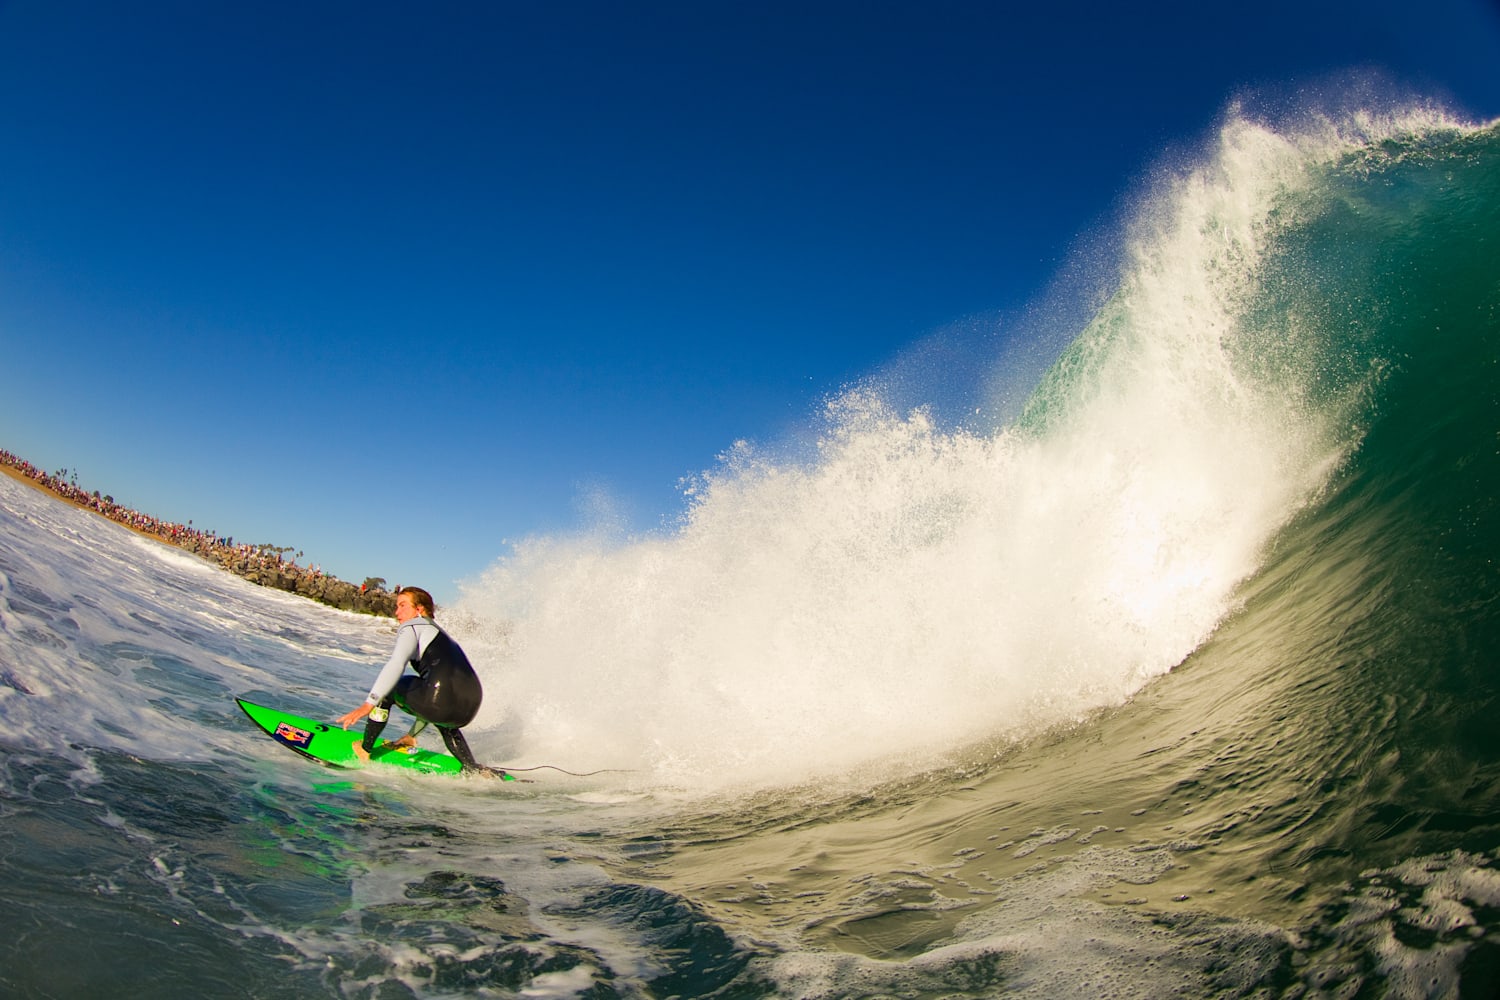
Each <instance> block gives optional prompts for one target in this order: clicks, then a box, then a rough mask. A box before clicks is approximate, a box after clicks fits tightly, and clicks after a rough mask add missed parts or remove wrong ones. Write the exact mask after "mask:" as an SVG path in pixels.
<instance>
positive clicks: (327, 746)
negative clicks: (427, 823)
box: [235, 698, 510, 778]
mask: <svg viewBox="0 0 1500 1000" xmlns="http://www.w3.org/2000/svg"><path fill="white" fill-rule="evenodd" d="M235 702H236V703H237V704H238V705H239V706H240V708H242V709H244V711H245V714H246V715H248V716H250V720H251V721H252V722H254V723H255V724H256V725H257V726H259V727H260V728H261V729H263V730H264V731H265V733H266V735H268V736H270V737H271V739H273V740H275V741H276V742H277V743H280V744H281V745H282V746H284V747H286V748H287V749H288V750H294V751H296V752H297V753H300V754H301V755H302V756H304V757H310V758H312V759H313V760H315V761H317V762H318V763H319V764H322V765H324V766H326V767H347V768H356V767H364V766H365V762H364V761H362V760H360V759H359V757H358V756H356V755H355V753H354V746H355V744H357V743H358V742H359V741H360V740H361V739H363V738H364V727H363V726H359V727H356V728H354V729H351V730H344V729H340V728H339V727H338V726H336V725H334V724H333V723H330V722H319V721H318V720H317V719H304V718H302V717H301V716H297V715H291V714H289V713H287V712H278V711H277V710H276V709H274V708H265V707H263V706H261V705H255V704H252V703H250V702H248V701H246V700H244V699H243V698H236V699H235ZM369 762H370V763H371V764H386V765H390V766H392V767H400V768H405V769H406V770H408V771H417V772H419V773H422V774H457V773H459V771H461V770H462V769H463V765H461V764H459V762H458V759H457V758H455V757H452V756H450V755H449V754H445V753H437V752H435V751H432V750H423V749H421V748H420V747H414V748H411V749H401V750H395V749H391V748H389V747H387V746H380V747H377V748H376V750H375V752H374V753H372V754H370V761H369ZM505 777H506V778H509V777H510V775H505Z"/></svg>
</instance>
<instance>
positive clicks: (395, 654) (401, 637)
mask: <svg viewBox="0 0 1500 1000" xmlns="http://www.w3.org/2000/svg"><path fill="white" fill-rule="evenodd" d="M416 658H417V629H416V627H415V626H412V625H403V626H401V627H400V628H399V629H397V630H396V648H395V649H394V650H392V651H391V658H390V659H389V660H386V661H385V666H383V667H381V668H380V676H379V677H376V678H375V683H374V684H372V685H370V693H369V694H368V695H367V696H366V697H365V704H367V705H369V706H370V707H371V708H373V707H374V706H376V705H378V704H380V702H381V700H382V699H384V698H385V696H386V695H388V694H390V693H391V689H392V688H394V687H395V686H396V681H398V680H400V679H401V673H402V671H404V670H405V669H406V665H407V664H408V663H410V662H411V661H412V660H415V659H416ZM366 711H368V709H366Z"/></svg>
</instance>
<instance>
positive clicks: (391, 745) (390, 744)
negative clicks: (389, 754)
mask: <svg viewBox="0 0 1500 1000" xmlns="http://www.w3.org/2000/svg"><path fill="white" fill-rule="evenodd" d="M416 745H417V738H416V737H415V736H413V735H412V734H411V733H407V734H406V735H405V736H403V737H401V738H400V739H399V740H386V741H385V749H387V750H411V749H413V748H414V747H416Z"/></svg>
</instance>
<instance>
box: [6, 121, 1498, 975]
mask: <svg viewBox="0 0 1500 1000" xmlns="http://www.w3.org/2000/svg"><path fill="white" fill-rule="evenodd" d="M1130 218H1131V221H1130V223H1129V225H1128V227H1127V229H1126V230H1125V231H1124V232H1123V233H1122V234H1121V235H1120V238H1119V239H1118V244H1119V245H1120V246H1121V247H1122V248H1123V252H1122V255H1121V259H1120V261H1119V265H1118V269H1117V271H1115V272H1112V273H1111V274H1110V275H1108V276H1106V277H1105V278H1104V279H1102V281H1101V286H1100V288H1101V295H1100V298H1099V302H1100V305H1099V307H1098V309H1097V310H1096V311H1095V312H1094V314H1093V318H1092V320H1091V321H1090V322H1089V323H1088V324H1087V325H1086V326H1085V327H1084V328H1082V329H1080V330H1078V331H1077V332H1076V335H1075V336H1074V337H1073V338H1072V340H1071V343H1070V345H1069V346H1068V347H1067V349H1066V350H1064V351H1063V352H1062V353H1061V355H1060V356H1058V357H1057V358H1056V359H1055V363H1054V364H1052V365H1051V367H1050V368H1049V369H1048V370H1046V371H1045V373H1043V374H1041V375H1040V378H1039V380H1038V381H1037V388H1036V391H1035V393H1034V394H1033V395H1032V397H1031V401H1030V403H1029V404H1028V405H1027V406H1026V407H1025V409H1024V411H1023V412H1022V413H1021V414H1020V416H1019V418H1018V419H1017V420H1016V421H1015V422H1013V423H1007V424H1003V425H994V426H991V425H986V424H982V423H980V422H978V421H976V422H975V423H974V424H973V425H972V426H965V427H950V426H947V425H945V424H943V423H942V422H940V421H939V420H938V419H937V418H936V417H934V416H933V415H932V414H930V413H925V412H922V411H915V412H897V411H894V410H893V409H892V408H891V407H890V406H889V405H888V403H887V401H886V400H885V399H883V398H882V396H881V394H880V393H879V391H878V389H876V388H874V387H866V388H863V389H856V390H851V391H850V392H849V393H847V394H846V395H844V396H841V397H840V398H838V399H835V400H832V401H830V404H829V408H828V412H827V413H826V414H824V415H823V418H822V419H821V420H820V421H819V422H818V423H817V425H816V426H815V427H814V428H812V429H810V431H809V437H810V438H812V439H815V440H816V445H815V446H814V447H812V448H810V449H807V448H803V449H797V450H794V449H785V450H782V449H777V448H775V447H759V448H757V447H752V446H748V445H740V446H735V447H733V448H731V449H730V452H729V453H728V455H727V456H726V459H725V462H724V464H723V465H722V466H721V467H720V468H717V469H715V470H712V471H710V472H708V473H706V474H705V475H704V476H703V477H702V478H701V479H700V480H699V481H698V482H696V483H695V484H693V486H692V488H691V490H690V496H689V502H688V506H687V508H686V509H685V511H684V514H683V517H682V519H681V522H680V524H678V525H676V526H675V527H674V528H672V529H671V530H670V531H665V532H663V533H661V534H660V535H657V536H653V537H650V538H642V539H619V538H614V537H611V536H609V535H608V534H607V533H604V532H599V533H593V532H584V533H581V534H579V535H577V536H573V537H566V538H547V539H535V540H532V541H529V542H527V543H524V544H522V545H521V546H519V547H518V548H517V550H516V551H515V552H514V553H512V554H510V555H509V556H507V557H505V558H504V559H502V560H499V561H498V562H497V563H496V565H495V567H494V569H492V570H491V571H490V572H489V573H488V574H487V575H486V576H485V577H484V578H483V579H481V580H478V581H473V582H472V583H471V585H470V586H469V587H468V588H467V589H466V591H465V593H464V596H463V598H462V599H461V600H460V601H458V602H456V603H455V605H454V606H453V607H452V608H448V609H444V611H443V612H442V614H441V617H442V619H443V620H444V621H445V622H446V624H447V625H448V627H449V628H450V629H451V630H452V631H453V632H454V633H455V634H456V635H457V636H458V637H459V638H460V640H461V641H462V642H463V644H464V646H465V648H466V649H467V650H468V651H469V652H470V655H471V658H473V659H474V660H475V661H476V662H477V663H479V664H480V669H481V672H482V674H483V675H484V676H485V680H486V684H487V687H488V690H489V692H490V694H489V698H488V699H487V702H486V706H485V709H484V712H483V714H481V716H480V718H479V720H478V721H477V722H476V724H475V727H474V729H473V733H474V735H473V742H474V744H475V747H476V750H477V751H478V752H479V753H480V755H481V756H482V757H485V758H487V759H488V760H490V761H492V762H494V763H496V764H504V765H506V766H509V767H512V768H515V769H517V770H518V773H524V774H528V775H530V776H531V777H533V778H534V779H535V780H534V781H533V782H532V783H530V784H527V785H524V786H518V787H511V786H507V787H505V788H503V789H501V790H497V789H496V788H494V787H493V786H492V785H489V784H486V783H482V782H469V781H462V780H458V781H450V782H447V783H443V782H439V781H435V780H432V779H428V780H425V781H424V780H420V779H412V778H404V777H400V778H398V777H390V776H387V777H382V776H380V775H375V774H358V775H348V774H337V773H333V772H327V771H321V770H318V769H315V768H312V767H311V766H310V765H308V764H307V763H306V762H305V761H303V760H301V759H299V758H297V757H296V756H295V755H292V754H290V753H288V752H286V751H285V750H283V749H281V748H279V747H276V746H275V745H273V744H271V743H270V741H268V740H264V739H261V738H257V737H256V735H255V734H254V732H253V730H251V728H250V727H249V726H248V725H247V724H246V722H245V720H244V719H243V718H242V717H241V716H240V713H239V711H238V709H237V708H236V707H235V705H234V702H233V700H232V699H233V697H234V696H236V695H238V696H243V697H247V698H250V699H252V700H255V701H260V702H263V703H269V704H277V705H279V706H281V707H285V708H287V709H288V710H291V711H296V712H299V713H302V714H308V715H313V716H315V717H332V716H333V715H336V714H338V713H339V712H341V711H343V710H344V709H345V708H347V707H348V705H349V704H352V703H353V702H352V700H357V699H358V697H359V696H360V694H362V692H363V690H364V688H365V686H366V685H367V684H368V680H369V676H370V675H371V673H372V672H373V670H375V669H376V667H377V665H378V664H379V662H380V661H381V660H382V659H383V657H384V654H385V652H386V649H387V647H388V645H389V643H390V641H391V637H392V631H391V628H390V626H389V623H382V622H376V621H372V620H370V619H364V618H359V617H356V616H350V615H344V614H341V613H337V612H331V611H329V610H327V609H324V608H321V607H318V606H314V605H310V604H308V603H306V602H302V601H298V600H296V599H294V598H291V597H288V596H287V595H280V594H274V593H270V592H267V591H262V590H257V589H256V588H253V587H250V586H248V585H246V584H243V583H242V582H241V581H238V580H235V579H232V578H229V577H226V576H224V575H222V574H219V573H217V572H215V571H213V570H212V569H210V568H209V567H207V566H206V565H203V564H201V563H198V562H197V561H195V560H194V559H192V558H191V557H187V556H185V555H183V554H180V553H176V552H174V551H172V550H169V549H165V548H163V547H161V546H157V545H154V544H152V543H149V542H146V541H144V540H141V539H138V538H135V537H133V536H131V535H129V534H128V533H125V532H123V531H120V530H118V529H116V528H115V527H114V526H111V525H109V524H106V523H104V522H102V521H100V520H99V519H97V518H93V517H91V516H89V515H87V514H84V513H82V512H79V511H75V510H73V509H71V508H66V507H63V506H61V505H58V504H56V503H55V502H53V501H51V500H49V499H47V498H45V497H43V496H41V495H40V494H36V493H34V492H32V491H29V490H27V489H25V488H24V487H22V486H19V485H17V484H14V483H12V482H10V481H9V480H0V711H3V714H4V718H5V722H6V725H5V727H4V731H3V733H0V753H3V756H0V827H3V829H4V837H3V846H0V876H3V877H0V901H3V905H4V909H5V911H6V913H7V914H8V916H9V917H10V918H11V919H10V926H11V928H12V933H11V934H10V935H9V936H8V938H7V942H8V943H7V944H6V945H4V946H0V992H4V993H5V994H7V995H14V996H22V997H53V996H57V997H62V996H77V995H82V994H88V993H93V992H96V991H102V990H108V991H109V992H110V993H111V994H112V995H120V994H123V995H126V996H132V995H146V994H147V993H150V994H152V995H157V996H160V995H163V994H165V995H168V996H190V995H191V996H270V995H273V994H274V995H284V994H287V993H291V994H293V995H300V996H330V997H333V996H340V997H343V996H351V997H403V996H458V995H464V996H475V995H477V996H498V997H513V996H541V997H547V996H557V997H564V996H586V997H668V996H722V997H768V996H792V997H889V996H903V997H961V996H970V997H990V996H1017V997H1057V996H1080V997H1082V996H1088V997H1168V996H1195V997H1197V996H1205V997H1462V998H1476V997H1490V996H1493V995H1496V994H1497V993H1500V951H1497V949H1496V946H1495V943H1494V937H1495V935H1496V933H1497V931H1500V870H1497V867H1496V854H1495V852H1496V850H1497V849H1500V801H1497V796H1500V782H1497V778H1500V774H1497V771H1500V737H1497V735H1496V733H1497V727H1496V726H1495V725H1494V723H1493V721H1492V720H1493V715H1494V711H1495V708H1496V693H1497V677H1500V673H1497V669H1496V667H1497V665H1496V662H1495V652H1494V651H1495V650H1496V649H1497V648H1500V642H1497V640H1500V636H1497V634H1496V632H1497V623H1500V609H1497V595H1500V570H1497V566H1496V559H1497V557H1500V524H1497V516H1496V515H1497V508H1496V496H1497V494H1500V489H1497V487H1500V397H1497V393H1500V248H1497V246H1496V240H1497V239H1500V236H1497V234H1500V131H1497V129H1496V128H1494V127H1476V126H1472V125H1461V124H1457V123H1455V122H1453V121H1451V120H1449V119H1447V118H1445V117H1443V116H1441V115H1437V114H1434V113H1431V112H1428V111H1425V110H1416V111H1404V112H1401V113H1399V114H1391V115H1386V116H1379V115H1374V114H1356V115H1345V116H1342V117H1339V118H1337V119H1329V120H1313V119H1309V120H1305V121H1302V122H1299V123H1297V124H1287V123H1283V124H1279V125H1276V126H1272V125H1269V124H1266V123H1263V122H1258V121H1255V120H1252V119H1249V118H1247V117H1244V116H1239V115H1235V114H1230V115H1229V116H1227V117H1226V121H1225V123H1224V125H1223V127H1222V128H1221V129H1220V130H1218V131H1216V132H1215V133H1214V136H1213V137H1212V142H1211V143H1210V144H1209V145H1208V147H1207V148H1206V149H1205V151H1204V152H1203V154H1202V156H1201V157H1200V158H1199V159H1198V161H1197V162H1196V164H1195V165H1193V166H1191V167H1185V168H1180V169H1178V170H1175V171H1173V172H1170V173H1167V174H1164V175H1163V176H1161V177H1160V178H1158V179H1157V180H1155V181H1154V182H1153V183H1152V184H1151V185H1149V186H1148V187H1147V188H1146V189H1145V190H1143V191H1142V192H1141V193H1140V195H1139V197H1138V199H1137V204H1136V208H1135V209H1134V211H1133V213H1132V214H1131V217H1130ZM1003 363H1006V362H1004V361H1003V360H1001V361H997V364H1003ZM978 381H982V380H978ZM991 403H992V401H991V400H988V399H984V398H980V399H976V400H974V409H975V410H976V411H978V413H979V414H981V415H982V414H983V413H986V412H990V411H992V410H996V409H998V407H995V406H992V405H991ZM351 699H352V700H351ZM540 765H556V766H558V767H564V768H567V769H568V770H571V771H577V772H586V771H593V770H596V769H607V770H606V771H605V772H604V773H599V774H594V775H591V776H589V777H574V776H570V775H568V774H565V773H562V772H561V771H557V770H553V769H549V768H542V769H540V770H536V771H520V770H519V769H521V768H531V767H539V766H540Z"/></svg>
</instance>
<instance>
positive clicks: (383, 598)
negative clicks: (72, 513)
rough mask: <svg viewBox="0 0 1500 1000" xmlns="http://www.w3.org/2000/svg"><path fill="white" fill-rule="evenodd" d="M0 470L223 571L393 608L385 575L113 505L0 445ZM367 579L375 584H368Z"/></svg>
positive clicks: (349, 604) (375, 611) (339, 600)
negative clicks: (310, 560) (358, 574)
mask: <svg viewBox="0 0 1500 1000" xmlns="http://www.w3.org/2000/svg"><path fill="white" fill-rule="evenodd" d="M0 472H4V473H5V474H6V475H8V476H10V477H11V478H12V479H14V480H16V481H17V482H19V483H24V484H25V485H27V486H30V487H31V488H32V489H34V490H36V491H38V492H40V493H45V494H46V495H47V496H49V497H52V498H54V499H56V500H61V501H62V502H63V503H65V504H68V505H70V506H72V507H76V508H78V509H79V510H83V511H87V512H89V513H90V514H96V515H98V516H99V517H102V518H104V519H106V520H108V521H110V522H112V523H114V524H118V525H120V526H121V527H122V528H126V529H128V530H129V531H132V532H134V533H135V534H137V535H140V536H141V537H143V538H149V539H151V540H153V541H156V542H159V543H161V544H163V545H170V546H172V547H173V548H177V549H182V550H184V551H187V552H191V553H193V554H194V555H196V556H199V557H201V558H202V559H204V560H205V561H206V562H209V563H213V564H215V565H217V566H219V568H221V569H223V570H224V571H225V572H228V573H232V574H234V575H235V576H238V577H240V578H241V579H244V580H248V581H249V582H251V583H254V584H257V585H259V586H262V587H270V588H272V589H274V590H281V591H285V592H287V593H291V594H297V595H299V596H302V597H306V598H308V599H309V600H313V601H317V602H318V603H320V604H326V605H328V606H329V607H335V608H341V609H343V610H345V611H356V612H360V613H362V614H370V615H384V616H391V615H393V614H394V613H395V609H396V598H395V595H393V594H391V593H390V592H389V591H387V590H386V588H385V581H384V580H374V579H372V580H371V581H366V583H365V584H364V585H360V586H355V585H354V584H352V583H348V582H347V581H344V580H340V579H338V578H337V577H334V576H329V575H328V574H326V573H324V572H323V571H322V570H321V569H308V568H306V567H303V566H299V565H298V564H297V563H296V562H295V561H293V560H288V559H287V558H286V557H285V553H286V552H288V551H290V547H283V546H274V545H248V544H243V543H242V544H239V545H236V544H235V543H234V539H233V538H221V537H219V536H218V535H217V534H216V533H214V532H204V531H199V530H195V529H193V528H191V527H189V526H186V525H181V524H175V523H173V522H170V521H162V520H160V519H158V518H155V517H151V516H150V515H147V514H142V513H140V512H138V511H135V510H131V509H130V508H127V507H123V506H121V505H119V504H116V503H115V502H114V498H112V497H108V496H101V495H100V494H99V492H98V491H97V490H96V491H94V492H93V493H90V492H88V491H86V490H84V489H82V488H81V487H79V486H77V485H76V483H69V482H68V481H67V480H66V479H65V478H64V479H59V477H58V476H56V475H51V474H48V473H45V472H42V471H41V470H40V469H38V468H37V467H36V466H34V465H32V464H31V463H30V462H27V461H25V460H24V459H21V458H18V457H17V456H15V455H13V454H11V453H10V452H8V451H4V450H0ZM54 484H56V485H54ZM298 555H299V556H300V555H301V553H300V552H299V553H298ZM371 582H373V583H374V584H375V585H374V586H370V585H369V584H370V583H371Z"/></svg>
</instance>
